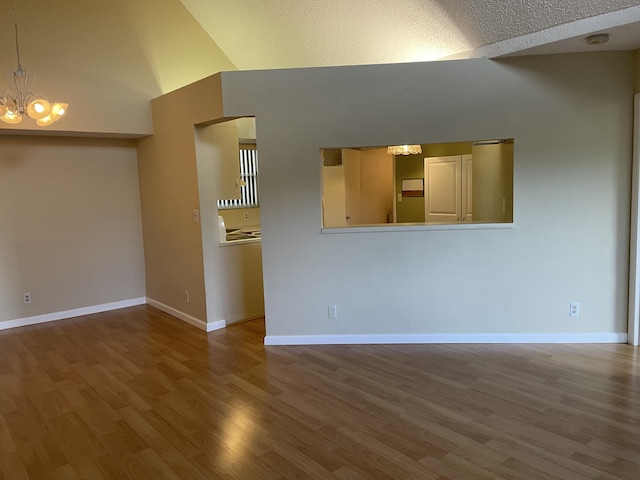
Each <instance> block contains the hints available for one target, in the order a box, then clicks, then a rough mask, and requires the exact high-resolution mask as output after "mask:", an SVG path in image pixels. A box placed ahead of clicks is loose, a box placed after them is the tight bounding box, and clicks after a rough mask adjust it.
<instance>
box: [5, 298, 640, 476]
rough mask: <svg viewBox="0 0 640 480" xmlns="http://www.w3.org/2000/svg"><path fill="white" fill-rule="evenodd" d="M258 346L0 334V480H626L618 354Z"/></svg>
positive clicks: (632, 369) (252, 326) (192, 338)
mask: <svg viewBox="0 0 640 480" xmlns="http://www.w3.org/2000/svg"><path fill="white" fill-rule="evenodd" d="M263 336H264V324H263V322H262V321H253V322H247V323H243V324H239V325H235V326H231V327H228V328H227V329H225V330H220V331H217V332H212V333H209V334H205V333H204V332H201V331H199V330H197V329H195V328H193V327H191V326H189V325H187V324H184V323H182V322H180V321H178V320H175V319H173V318H172V317H169V316H167V315H165V314H163V313H161V312H159V311H158V310H155V309H154V308H152V307H147V306H143V307H134V308H129V309H124V310H119V311H115V312H110V313H106V314H99V315H92V316H87V317H82V318H78V319H72V320H65V321H60V322H55V323H50V324H43V325H38V326H32V327H24V328H20V329H13V330H5V331H2V332H0V478H4V479H7V480H20V479H27V478H29V479H41V478H42V479H44V478H51V479H64V480H73V479H79V478H82V479H101V478H104V479H156V478H168V479H189V480H191V479H250V480H254V479H281V478H287V479H288V478H296V479H304V478H309V479H324V478H327V479H420V480H428V479H438V480H445V479H451V480H464V479H470V480H476V479H526V480H532V479H545V480H547V479H561V480H572V479H599V480H604V479H633V480H637V479H639V478H640V376H639V374H640V367H639V354H638V349H635V348H633V347H630V346H628V345H401V346H390V345H387V346H313V347H267V348H265V347H264V346H263V345H262V339H263Z"/></svg>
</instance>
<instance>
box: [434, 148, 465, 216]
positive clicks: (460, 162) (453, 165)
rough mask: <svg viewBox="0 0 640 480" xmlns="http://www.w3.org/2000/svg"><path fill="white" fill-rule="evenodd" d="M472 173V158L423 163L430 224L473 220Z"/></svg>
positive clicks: (437, 159)
mask: <svg viewBox="0 0 640 480" xmlns="http://www.w3.org/2000/svg"><path fill="white" fill-rule="evenodd" d="M471 172H472V157H471V155H454V156H450V157H427V158H425V159H424V180H425V192H424V201H425V221H426V222H427V223H458V222H470V221H471V220H472V209H471V204H472V195H471V187H472V183H471V178H472V173H471Z"/></svg>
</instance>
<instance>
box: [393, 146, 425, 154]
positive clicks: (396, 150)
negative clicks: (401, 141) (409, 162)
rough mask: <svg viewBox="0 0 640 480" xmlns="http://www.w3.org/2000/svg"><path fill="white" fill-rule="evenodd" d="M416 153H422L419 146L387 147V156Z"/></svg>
mask: <svg viewBox="0 0 640 480" xmlns="http://www.w3.org/2000/svg"><path fill="white" fill-rule="evenodd" d="M418 153H422V147H421V146H420V145H391V146H389V147H387V154H389V155H417V154H418Z"/></svg>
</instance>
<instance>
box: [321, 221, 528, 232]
mask: <svg viewBox="0 0 640 480" xmlns="http://www.w3.org/2000/svg"><path fill="white" fill-rule="evenodd" d="M514 228H515V223H447V224H443V223H433V224H428V223H385V224H381V225H358V226H353V227H331V228H322V229H321V230H320V231H321V233H322V234H336V233H380V232H430V231H439V230H513V229H514Z"/></svg>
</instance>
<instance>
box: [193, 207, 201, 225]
mask: <svg viewBox="0 0 640 480" xmlns="http://www.w3.org/2000/svg"><path fill="white" fill-rule="evenodd" d="M193 221H194V222H199V221H200V210H198V209H197V208H194V209H193Z"/></svg>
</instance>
